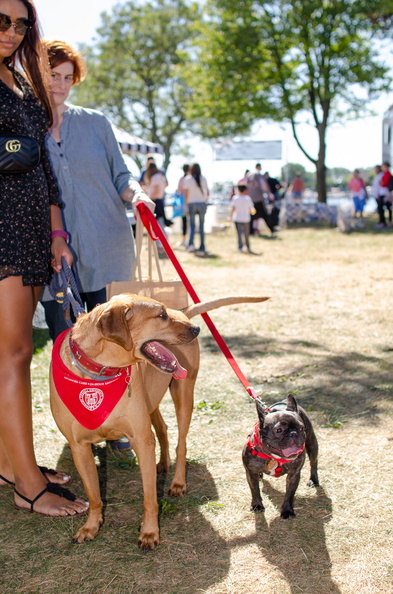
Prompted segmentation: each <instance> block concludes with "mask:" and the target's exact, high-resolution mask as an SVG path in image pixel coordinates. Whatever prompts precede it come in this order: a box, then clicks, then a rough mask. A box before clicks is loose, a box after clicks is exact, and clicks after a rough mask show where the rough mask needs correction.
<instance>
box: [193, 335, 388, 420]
mask: <svg viewBox="0 0 393 594" xmlns="http://www.w3.org/2000/svg"><path fill="white" fill-rule="evenodd" d="M223 338H224V340H225V342H226V343H227V345H228V347H229V349H230V350H231V352H232V354H233V356H234V357H235V358H239V359H241V358H242V359H245V360H247V361H251V362H253V361H255V362H256V363H257V362H259V361H260V360H261V358H263V357H267V356H269V357H272V356H273V357H276V358H278V359H281V358H282V359H284V358H285V360H288V361H290V360H293V358H294V357H296V359H297V360H299V359H300V360H301V361H306V363H304V362H302V363H300V364H295V365H293V363H288V370H285V371H282V372H281V373H280V375H272V376H268V375H267V376H262V375H258V374H257V373H254V374H252V375H249V377H248V380H249V381H250V384H251V385H252V386H253V387H254V388H255V390H256V392H257V393H258V394H259V395H261V397H262V399H263V400H266V402H268V403H270V393H272V394H274V395H272V396H271V400H272V402H273V401H274V402H275V401H277V392H278V391H279V392H281V394H282V397H283V398H284V397H285V396H286V394H288V393H290V392H293V393H295V394H296V395H298V396H299V399H300V402H301V404H302V406H303V407H304V408H307V409H308V410H311V411H313V412H316V413H318V414H319V415H320V416H321V422H324V423H329V424H333V423H334V422H335V420H339V419H341V420H344V421H345V420H349V419H350V418H356V419H358V420H361V419H364V422H367V423H370V422H377V416H376V415H377V413H379V412H384V408H383V407H384V404H385V403H386V402H389V403H390V402H393V379H392V378H393V361H392V359H391V357H390V354H391V351H392V345H381V347H380V356H369V355H367V354H364V353H360V352H356V351H348V352H345V351H344V352H341V353H333V354H332V353H331V352H329V351H328V349H327V348H326V347H325V346H324V345H323V344H319V343H316V342H309V341H302V340H280V339H275V340H272V341H270V340H266V339H263V338H261V337H260V336H259V335H256V334H249V335H246V336H240V337H239V336H236V337H233V336H225V335H224V336H223ZM200 342H201V344H202V347H203V349H206V350H207V351H209V352H217V351H218V350H219V349H218V346H217V344H216V342H215V341H214V339H213V338H212V337H210V336H207V337H202V338H200ZM240 367H241V365H240ZM255 367H257V366H255ZM267 372H268V370H267Z"/></svg>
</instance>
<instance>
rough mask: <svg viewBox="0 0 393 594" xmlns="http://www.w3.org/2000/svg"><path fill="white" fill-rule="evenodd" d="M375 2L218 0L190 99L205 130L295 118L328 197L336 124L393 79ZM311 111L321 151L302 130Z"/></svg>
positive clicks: (210, 133) (235, 129)
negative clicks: (375, 22) (373, 15)
mask: <svg viewBox="0 0 393 594" xmlns="http://www.w3.org/2000/svg"><path fill="white" fill-rule="evenodd" d="M377 4H378V3H377V2H373V9H376V5H377ZM366 7H367V4H366V3H363V1H362V0H357V1H356V2H355V1H353V0H323V1H321V0H292V1H290V2H289V1H287V0H275V2H272V1H270V2H269V1H268V2H267V1H264V0H239V1H236V2H235V1H234V0H210V17H209V20H208V21H207V22H206V23H205V24H204V30H205V34H204V36H201V37H200V38H199V40H198V43H199V48H200V53H199V62H198V64H197V65H196V66H195V67H194V69H193V77H194V80H195V78H196V77H197V79H198V83H197V85H196V87H197V89H196V92H195V94H194V96H193V97H192V99H191V105H190V107H189V114H190V115H191V116H192V117H194V118H195V117H197V116H198V115H199V116H200V117H201V118H202V119H201V126H200V128H201V132H202V133H203V134H204V135H205V136H207V137H214V136H216V135H217V134H221V135H226V134H232V135H233V134H235V133H240V132H244V131H245V130H247V129H249V127H250V125H251V123H252V122H253V121H255V120H256V119H261V118H266V117H273V118H274V119H275V120H281V121H288V122H289V123H290V125H291V128H292V132H293V135H294V138H295V140H296V142H297V144H298V146H299V148H300V149H301V151H302V152H303V153H304V155H305V156H306V157H307V158H308V159H309V160H310V161H311V162H312V163H313V164H314V165H315V168H316V175H317V192H318V199H319V201H321V202H326V165H325V160H326V132H327V128H328V126H329V124H330V123H332V122H333V121H335V120H341V119H342V118H344V117H346V118H349V117H353V116H359V115H361V114H362V113H365V108H366V107H367V103H368V102H369V101H370V100H371V99H373V98H375V97H376V96H377V95H378V93H380V92H381V91H382V90H386V89H388V88H389V86H390V84H391V79H390V77H389V76H388V74H387V73H388V68H387V67H386V66H385V65H384V64H383V63H382V62H381V61H380V60H379V58H378V55H377V52H376V50H375V44H374V43H373V32H374V29H373V26H372V24H371V23H370V19H369V17H367V16H366V13H365V11H366ZM306 119H307V120H308V121H309V123H311V124H312V126H313V128H314V131H315V133H316V136H317V141H318V150H317V154H315V155H313V154H311V152H310V151H309V149H308V148H307V147H306V146H305V144H304V142H303V141H302V139H301V138H300V137H299V134H298V124H299V123H300V122H304V121H305V120H306Z"/></svg>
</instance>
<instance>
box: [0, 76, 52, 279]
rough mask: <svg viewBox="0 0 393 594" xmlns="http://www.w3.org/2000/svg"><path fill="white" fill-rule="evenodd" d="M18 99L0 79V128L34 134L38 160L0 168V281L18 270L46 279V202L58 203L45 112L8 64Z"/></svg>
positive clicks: (48, 269) (48, 270)
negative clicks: (13, 170)
mask: <svg viewBox="0 0 393 594" xmlns="http://www.w3.org/2000/svg"><path fill="white" fill-rule="evenodd" d="M10 70H11V71H12V72H13V74H14V76H15V79H16V80H17V82H18V84H19V86H20V88H21V89H22V91H23V99H21V98H20V97H19V96H18V95H16V93H14V92H13V91H12V90H11V89H10V88H9V87H8V86H7V85H6V84H5V83H4V82H3V81H1V80H0V134H3V135H7V136H8V135H10V134H11V135H14V134H15V135H20V136H29V137H30V138H34V139H35V140H36V141H37V142H38V143H39V145H40V147H41V161H40V163H39V164H38V165H37V167H35V168H34V169H33V170H32V171H29V172H27V173H19V174H12V175H3V174H1V173H0V281H1V280H3V279H4V278H6V277H8V276H21V277H22V280H23V284H24V285H31V286H40V285H43V284H47V283H48V282H49V279H50V274H51V267H50V258H51V254H50V244H51V240H50V231H51V228H50V205H51V204H57V205H59V206H61V200H60V198H59V192H58V188H57V185H56V182H55V179H54V177H53V173H52V170H51V166H50V164H49V159H48V154H47V152H46V148H45V142H44V139H45V136H46V134H47V132H48V118H47V115H46V112H45V110H44V109H43V107H42V106H41V104H40V103H39V101H38V99H37V97H36V95H35V94H34V92H33V90H32V88H31V87H30V85H29V84H28V83H27V82H26V81H25V79H24V78H23V76H22V75H21V74H19V72H16V71H15V70H13V69H12V68H10Z"/></svg>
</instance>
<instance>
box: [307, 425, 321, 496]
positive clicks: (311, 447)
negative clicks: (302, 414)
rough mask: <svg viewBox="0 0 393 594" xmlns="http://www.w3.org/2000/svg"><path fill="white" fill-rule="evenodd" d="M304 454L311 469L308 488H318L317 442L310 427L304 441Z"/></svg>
mask: <svg viewBox="0 0 393 594" xmlns="http://www.w3.org/2000/svg"><path fill="white" fill-rule="evenodd" d="M306 452H307V455H308V459H309V460H310V469H311V474H310V480H309V481H308V483H307V484H308V486H309V487H318V486H319V479H318V442H317V438H316V437H315V433H314V430H313V428H312V427H311V426H310V429H309V432H308V434H307V439H306Z"/></svg>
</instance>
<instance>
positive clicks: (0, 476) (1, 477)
mask: <svg viewBox="0 0 393 594" xmlns="http://www.w3.org/2000/svg"><path fill="white" fill-rule="evenodd" d="M0 480H2V481H4V482H5V483H7V485H15V483H13V482H12V481H9V480H8V479H6V478H5V476H3V475H2V474H0Z"/></svg>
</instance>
